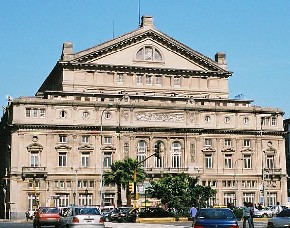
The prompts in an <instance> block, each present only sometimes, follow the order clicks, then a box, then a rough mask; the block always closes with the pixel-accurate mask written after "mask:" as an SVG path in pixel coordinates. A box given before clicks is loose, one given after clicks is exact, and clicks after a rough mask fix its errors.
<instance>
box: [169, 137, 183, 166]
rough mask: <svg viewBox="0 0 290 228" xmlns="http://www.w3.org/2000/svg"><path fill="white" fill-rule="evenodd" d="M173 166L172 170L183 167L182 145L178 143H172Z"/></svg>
mask: <svg viewBox="0 0 290 228" xmlns="http://www.w3.org/2000/svg"><path fill="white" fill-rule="evenodd" d="M171 166H172V168H180V167H181V143H180V142H177V141H176V142H173V143H172V148H171Z"/></svg>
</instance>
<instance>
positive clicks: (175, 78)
mask: <svg viewBox="0 0 290 228" xmlns="http://www.w3.org/2000/svg"><path fill="white" fill-rule="evenodd" d="M173 80H174V81H173V85H174V86H180V77H174V79H173Z"/></svg>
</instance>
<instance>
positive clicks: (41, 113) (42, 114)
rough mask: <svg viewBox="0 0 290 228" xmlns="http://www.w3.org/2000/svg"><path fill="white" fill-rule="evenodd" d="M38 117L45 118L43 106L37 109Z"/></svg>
mask: <svg viewBox="0 0 290 228" xmlns="http://www.w3.org/2000/svg"><path fill="white" fill-rule="evenodd" d="M39 113H40V114H39V117H40V118H45V109H44V108H41V109H40V110H39Z"/></svg>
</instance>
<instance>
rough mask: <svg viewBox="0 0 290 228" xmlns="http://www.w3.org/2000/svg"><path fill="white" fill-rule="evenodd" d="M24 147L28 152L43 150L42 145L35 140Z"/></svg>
mask: <svg viewBox="0 0 290 228" xmlns="http://www.w3.org/2000/svg"><path fill="white" fill-rule="evenodd" d="M26 148H27V151H28V152H32V151H37V152H41V151H42V150H43V146H42V145H41V144H39V143H36V142H35V143H31V144H29V145H28V146H27V147H26Z"/></svg>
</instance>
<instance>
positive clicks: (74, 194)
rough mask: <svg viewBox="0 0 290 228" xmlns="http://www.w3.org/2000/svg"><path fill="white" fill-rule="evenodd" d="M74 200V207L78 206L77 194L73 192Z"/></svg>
mask: <svg viewBox="0 0 290 228" xmlns="http://www.w3.org/2000/svg"><path fill="white" fill-rule="evenodd" d="M73 198H74V205H76V193H75V192H73Z"/></svg>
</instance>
